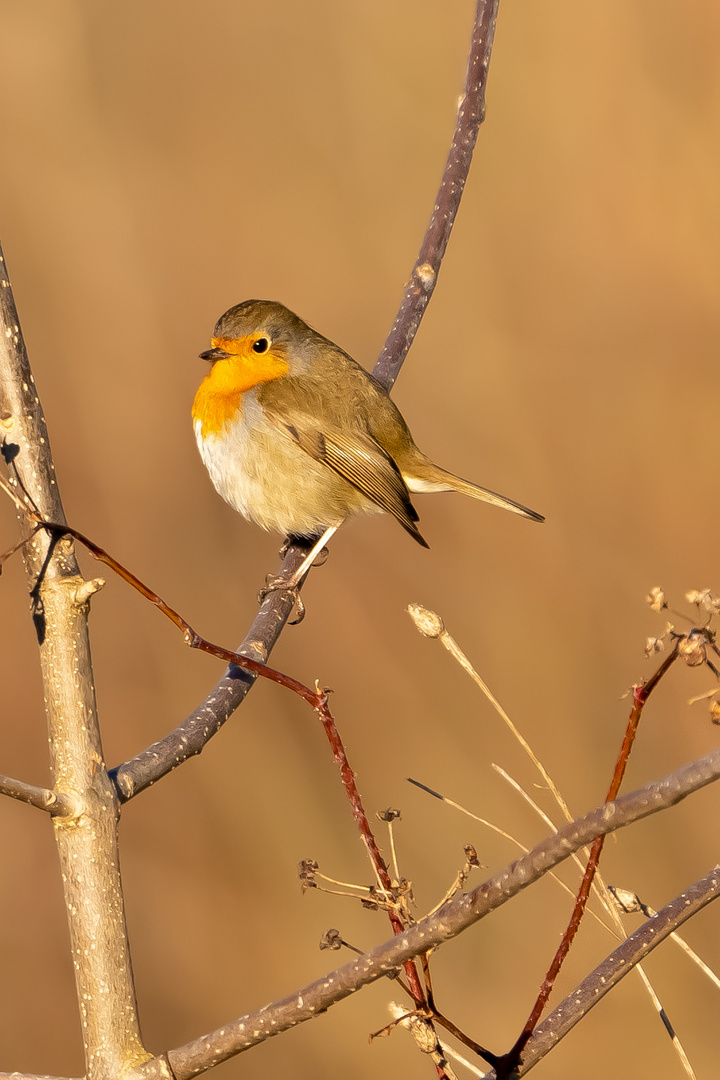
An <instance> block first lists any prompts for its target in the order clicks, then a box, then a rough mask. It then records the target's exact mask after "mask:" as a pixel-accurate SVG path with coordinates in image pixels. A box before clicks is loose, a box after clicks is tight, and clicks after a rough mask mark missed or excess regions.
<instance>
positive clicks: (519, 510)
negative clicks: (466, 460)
mask: <svg viewBox="0 0 720 1080" xmlns="http://www.w3.org/2000/svg"><path fill="white" fill-rule="evenodd" d="M403 479H404V481H405V483H406V484H407V486H408V490H409V491H412V492H413V493H420V492H422V491H459V492H460V494H461V495H469V496H470V497H471V498H472V499H481V500H482V502H487V503H491V504H492V505H493V506H499V507H501V508H502V509H503V510H510V511H511V513H513V514H520V515H521V516H522V517H526V518H529V519H530V520H531V521H544V520H545V518H544V517H543V515H542V514H538V513H536V512H535V511H534V510H530V509H528V507H527V506H523V505H522V504H521V503H517V502H515V501H514V500H513V499H507V498H506V497H505V496H504V495H498V493H497V492H496V491H489V490H488V488H483V487H479V486H478V484H471V483H470V481H469V480H463V479H462V477H460V476H455V475H454V474H453V473H451V472H448V471H447V470H446V469H441V468H440V466H439V465H433V467H432V472H431V473H428V474H427V475H426V476H422V477H420V476H417V475H416V476H407V475H406V474H404V473H403Z"/></svg>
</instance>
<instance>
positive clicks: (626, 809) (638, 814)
mask: <svg viewBox="0 0 720 1080" xmlns="http://www.w3.org/2000/svg"><path fill="white" fill-rule="evenodd" d="M718 779H720V750H715V751H713V752H712V753H710V754H707V755H706V756H705V757H703V758H700V759H699V760H698V761H694V762H692V763H691V764H689V765H685V766H683V767H682V768H680V769H677V770H676V771H675V772H674V773H671V774H670V775H669V776H666V777H665V778H664V779H662V780H656V781H654V782H653V783H650V784H647V785H646V786H645V787H643V788H640V789H638V790H637V791H634V792H631V793H630V794H629V795H625V796H623V797H622V798H619V799H617V800H616V801H615V802H613V803H605V804H604V805H603V806H601V807H599V808H598V809H596V810H592V811H591V812H590V813H589V814H586V815H585V816H584V817H582V818H579V819H578V820H577V821H574V822H571V824H569V825H566V826H565V827H564V828H562V829H560V830H559V831H558V832H556V833H554V834H553V835H552V836H549V837H548V838H547V839H545V840H543V841H541V843H539V844H538V845H537V846H536V847H534V848H533V849H532V851H530V852H528V854H527V855H523V856H522V857H521V858H519V859H516V860H515V861H514V862H512V863H510V865H509V866H507V867H506V868H505V869H504V870H502V871H500V873H498V874H495V875H494V876H493V877H491V878H490V879H489V880H488V881H485V882H484V883H483V884H482V885H479V886H478V887H477V888H475V889H473V890H472V891H471V892H469V893H466V894H465V895H463V896H460V897H458V898H456V899H453V900H450V901H448V902H447V903H446V904H444V905H443V907H441V908H440V910H439V911H437V912H436V913H435V914H434V915H432V916H428V917H427V918H425V919H421V920H419V921H418V922H417V923H415V924H414V925H413V926H411V927H408V928H407V929H406V930H405V931H404V932H403V933H402V934H401V935H399V936H398V937H395V938H393V939H392V940H391V941H389V942H385V944H383V945H380V946H378V948H376V949H374V950H373V951H372V952H370V953H366V954H365V955H363V956H360V957H358V958H357V959H356V960H353V961H351V962H350V963H349V964H345V965H344V966H343V967H341V968H339V969H338V970H337V971H333V972H331V973H329V974H328V975H327V976H325V977H323V978H321V979H318V980H316V981H315V982H313V983H311V984H310V985H309V986H305V987H303V988H302V989H300V990H298V991H296V992H295V993H293V994H290V995H289V996H288V997H286V998H283V999H282V1000H281V1001H277V1002H274V1003H273V1004H271V1005H266V1006H264V1007H263V1008H262V1009H259V1010H258V1011H257V1012H255V1013H251V1014H249V1015H246V1016H242V1017H240V1018H239V1019H237V1020H235V1021H233V1022H232V1023H230V1024H226V1025H225V1026H224V1027H222V1028H220V1029H218V1030H217V1031H213V1032H209V1033H208V1034H206V1035H203V1036H201V1037H200V1038H198V1039H194V1040H193V1041H192V1042H189V1043H187V1044H186V1045H185V1046H182V1047H178V1048H177V1049H175V1050H170V1051H168V1052H167V1053H165V1054H163V1055H162V1056H161V1057H160V1058H153V1059H152V1060H149V1061H147V1062H144V1063H143V1064H142V1065H140V1066H138V1067H137V1068H136V1069H133V1070H132V1071H131V1072H130V1073H129V1074H128V1077H127V1080H156V1078H160V1077H165V1076H167V1068H168V1064H169V1066H170V1068H171V1070H172V1075H173V1076H174V1077H175V1080H189V1078H190V1077H193V1076H196V1075H197V1074H198V1073H201V1072H205V1071H206V1070H207V1069H209V1068H210V1067H212V1066H213V1065H217V1064H219V1063H220V1062H221V1061H227V1060H228V1059H229V1058H231V1057H234V1056H235V1055H237V1054H240V1053H242V1052H243V1051H245V1050H249V1049H250V1048H251V1047H253V1046H256V1045H258V1044H259V1043H261V1042H264V1041H265V1040H267V1039H269V1038H272V1036H273V1035H279V1034H280V1033H281V1032H282V1031H287V1030H288V1029H289V1028H291V1027H295V1026H296V1025H297V1024H300V1023H304V1022H305V1021H306V1020H312V1019H314V1018H315V1017H316V1016H318V1015H319V1014H321V1013H323V1012H325V1011H326V1010H327V1009H329V1008H330V1007H331V1006H332V1005H335V1004H337V1003H338V1002H339V1001H342V1000H344V999H345V998H347V997H349V996H350V995H351V994H354V993H356V992H357V991H358V990H360V989H361V988H362V987H364V986H367V985H369V984H370V983H372V982H375V981H377V980H378V979H380V978H382V977H383V976H387V975H392V974H393V973H394V972H396V971H397V969H398V968H399V967H400V966H401V965H402V964H403V963H405V962H406V961H407V960H409V959H412V958H413V957H415V956H418V955H419V954H421V953H425V952H427V951H428V950H429V949H433V948H437V947H438V946H440V945H442V944H443V943H444V942H446V941H449V940H451V939H452V938H454V937H457V936H458V935H459V934H461V933H463V931H465V930H467V929H468V928H469V927H470V926H472V925H473V924H474V923H476V922H478V921H479V920H480V919H482V918H484V917H485V916H486V915H489V914H490V912H492V911H494V910H495V909H496V908H498V907H500V906H501V905H502V904H504V903H506V902H507V901H508V900H510V899H511V898H512V897H514V896H516V895H517V894H518V893H519V892H521V891H522V890H523V889H525V888H527V886H528V885H531V884H532V883H533V882H535V881H538V880H539V879H540V878H541V877H542V876H543V875H544V874H546V873H547V872H548V871H549V870H551V869H553V868H554V867H555V866H557V865H558V864H559V863H561V862H563V861H564V860H565V859H566V858H568V857H569V856H570V855H572V854H573V853H574V852H575V851H577V850H578V849H580V848H582V847H584V846H585V845H586V844H589V843H592V841H593V840H595V839H596V838H597V837H599V836H605V835H607V834H609V833H612V832H615V831H616V830H617V829H620V828H624V827H625V826H626V825H631V824H633V822H635V821H639V820H641V819H642V818H645V817H649V816H650V815H651V814H655V813H657V812H658V811H660V810H665V809H668V808H669V807H670V806H674V805H675V804H676V803H678V802H680V801H681V800H682V799H684V798H686V797H687V796H688V795H690V794H691V793H692V792H694V791H698V790H699V789H700V788H702V787H705V786H706V785H707V784H710V783H713V782H714V781H716V780H718ZM705 888H706V889H707V891H708V901H709V900H711V899H715V898H716V896H718V895H720V890H719V889H718V888H717V886H716V885H715V884H714V883H712V882H711V883H708V884H706V885H705ZM701 891H702V890H701ZM649 938H650V939H652V938H653V935H652V934H651V935H649ZM629 940H632V939H629ZM653 944H654V941H653V940H649V941H648V943H647V948H646V947H645V945H644V946H643V949H642V950H641V953H642V955H640V953H638V955H637V959H641V958H642V956H644V955H645V954H646V952H647V951H648V949H649V948H651V947H652V945H653ZM613 955H615V954H613Z"/></svg>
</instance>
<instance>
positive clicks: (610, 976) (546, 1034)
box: [487, 866, 720, 1080]
mask: <svg viewBox="0 0 720 1080" xmlns="http://www.w3.org/2000/svg"><path fill="white" fill-rule="evenodd" d="M718 898H720V866H716V867H714V868H713V869H712V870H711V871H710V873H709V874H707V875H706V876H705V877H704V878H701V879H700V881H696V882H695V884H694V885H691V886H690V888H689V889H686V890H685V892H683V893H681V894H680V896H678V897H676V898H675V899H674V900H672V901H671V902H670V903H669V904H666V906H665V907H664V908H662V909H661V910H660V911H658V912H657V913H656V914H655V915H654V916H653V917H652V918H651V919H648V920H647V922H645V923H643V925H642V926H641V927H639V929H637V930H636V931H635V933H634V934H631V935H630V937H629V938H627V939H626V940H625V941H624V942H623V943H622V945H620V946H618V948H617V949H615V951H614V952H612V953H610V955H609V956H608V957H606V959H605V960H603V962H602V963H601V964H599V965H598V966H597V967H596V968H595V970H594V971H593V972H591V973H590V975H588V976H587V978H586V979H583V981H582V982H581V983H580V985H579V986H578V987H577V989H576V990H574V991H573V992H572V994H568V996H567V998H566V999H565V1000H564V1001H563V1002H561V1003H560V1005H558V1007H557V1008H556V1009H554V1010H553V1012H551V1013H550V1015H549V1016H548V1017H547V1019H545V1020H543V1022H542V1024H539V1025H538V1027H537V1028H536V1029H535V1031H534V1033H533V1034H532V1036H531V1037H530V1039H529V1040H528V1042H527V1044H526V1046H525V1048H524V1050H523V1052H522V1056H521V1058H520V1064H519V1065H518V1067H517V1071H516V1073H515V1074H514V1075H516V1076H524V1075H525V1073H527V1072H528V1071H529V1070H530V1069H531V1068H532V1067H533V1066H534V1065H537V1063H538V1062H539V1061H540V1060H541V1059H542V1058H544V1057H545V1055H546V1054H548V1053H549V1052H550V1051H551V1050H552V1049H553V1047H554V1046H556V1045H557V1043H559V1042H560V1040H561V1039H562V1038H564V1037H565V1035H567V1034H568V1032H570V1031H572V1029H573V1028H574V1027H575V1025H576V1024H577V1023H578V1022H579V1021H580V1020H582V1018H583V1017H584V1016H585V1015H586V1014H587V1013H588V1012H589V1011H590V1009H592V1008H593V1007H594V1006H595V1005H597V1004H598V1002H599V1001H601V1000H602V999H603V998H604V997H605V995H606V994H607V993H608V992H609V991H610V990H612V988H613V987H614V986H617V984H618V983H619V982H620V980H621V979H624V978H625V976H626V975H628V974H629V973H630V972H631V971H632V970H633V968H634V967H635V966H636V964H639V963H640V962H641V961H642V960H644V959H645V957H646V956H647V954H648V953H649V952H651V951H652V950H653V949H654V948H655V947H656V946H657V945H659V944H660V943H661V942H662V941H664V940H665V939H666V938H667V937H670V935H671V934H673V933H674V931H675V930H677V928H678V927H679V926H681V925H682V924H683V923H684V922H685V921H686V920H687V919H689V918H691V917H692V916H693V915H696V914H697V913H698V911H702V909H703V908H704V907H705V906H706V905H707V904H709V903H711V901H713V900H717V899H718ZM495 1075H496V1074H495V1073H494V1072H491V1073H488V1074H487V1080H493V1078H495Z"/></svg>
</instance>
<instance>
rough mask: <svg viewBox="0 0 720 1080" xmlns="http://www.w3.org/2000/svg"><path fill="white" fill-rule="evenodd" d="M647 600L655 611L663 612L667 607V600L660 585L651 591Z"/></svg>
mask: <svg viewBox="0 0 720 1080" xmlns="http://www.w3.org/2000/svg"><path fill="white" fill-rule="evenodd" d="M645 600H646V601H647V603H648V604H649V605H650V607H651V608H652V609H653V611H662V610H663V608H666V607H667V600H666V599H665V593H664V592H663V591H662V589H661V588H660V586H659V585H654V586H653V588H652V589H651V590H650V592H649V593H648V595H647V596H646V597H645Z"/></svg>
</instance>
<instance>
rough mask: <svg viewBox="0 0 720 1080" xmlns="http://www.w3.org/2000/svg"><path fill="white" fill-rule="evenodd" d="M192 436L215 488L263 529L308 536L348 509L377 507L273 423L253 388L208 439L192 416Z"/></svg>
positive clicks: (375, 509)
mask: <svg viewBox="0 0 720 1080" xmlns="http://www.w3.org/2000/svg"><path fill="white" fill-rule="evenodd" d="M195 437H196V439H197V444H198V448H199V450H200V456H201V458H202V460H203V462H204V464H205V467H206V468H207V470H208V472H209V473H210V479H211V480H212V482H213V484H214V485H215V488H216V490H217V491H218V493H219V494H220V495H222V497H223V499H225V501H226V502H228V503H229V504H230V506H232V507H233V508H234V509H235V510H237V511H238V512H239V513H241V514H243V516H244V517H246V518H248V520H250V521H254V522H256V524H258V525H260V526H262V528H263V529H274V530H277V531H278V532H281V533H284V534H287V533H293V534H295V535H296V536H310V535H312V534H314V533H319V532H322V531H323V530H324V529H327V528H329V527H330V526H332V525H339V524H340V523H341V522H342V521H343V520H344V519H345V517H346V516H347V514H348V511H349V510H350V512H352V513H358V512H361V513H362V512H364V513H376V512H379V507H377V506H375V504H374V503H371V502H370V501H369V500H368V499H366V498H364V496H362V495H360V493H359V492H358V491H356V490H355V488H353V487H352V486H351V485H350V484H348V483H347V481H345V480H343V479H342V477H340V476H338V475H337V474H336V473H334V472H333V471H332V470H331V469H330V468H328V466H326V465H322V464H320V463H318V462H316V461H314V460H313V459H312V458H311V457H310V456H309V455H308V454H306V453H305V451H304V450H301V449H300V448H299V447H298V446H297V445H296V444H295V443H294V442H293V440H292V439H291V438H290V436H284V435H283V434H282V432H281V431H279V430H278V429H277V428H276V427H274V426H273V425H271V424H270V422H269V421H268V420H267V419H266V417H265V414H264V413H263V410H262V408H261V406H260V405H259V404H258V402H257V400H256V398H255V395H254V393H253V392H252V391H250V392H249V393H246V394H245V395H244V396H243V405H242V413H241V416H240V419H239V420H237V419H234V420H228V421H226V422H225V424H224V425H223V428H222V429H221V430H220V431H219V432H217V433H216V434H214V435H210V436H208V437H207V438H202V437H201V434H200V422H199V421H196V422H195Z"/></svg>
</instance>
